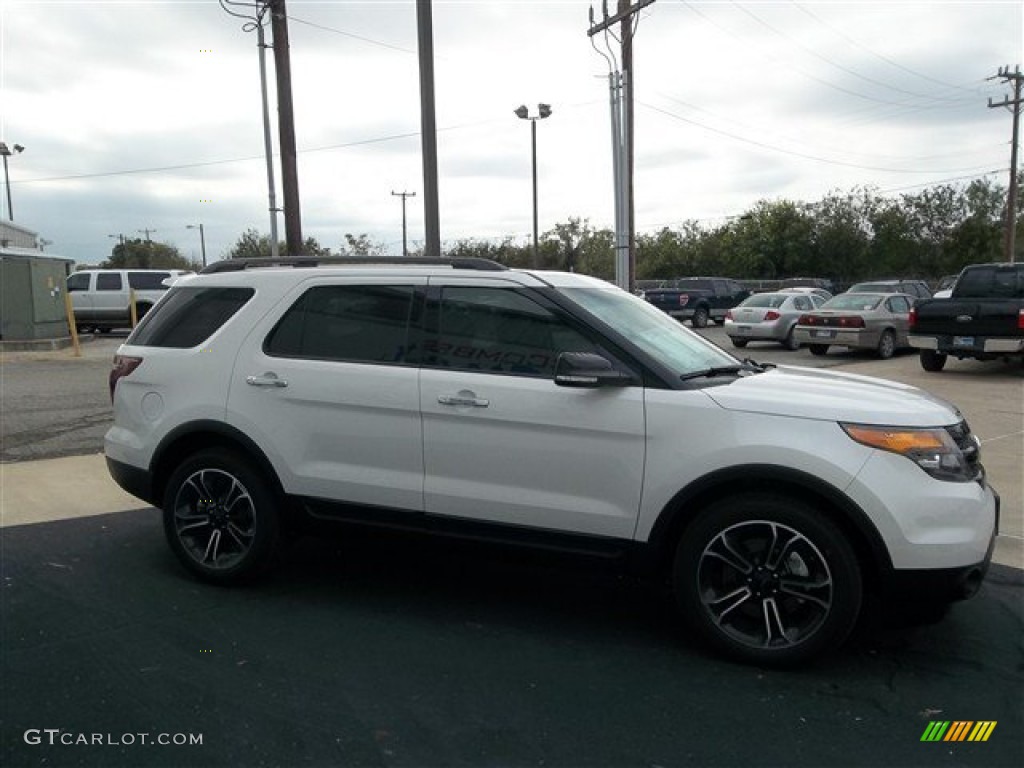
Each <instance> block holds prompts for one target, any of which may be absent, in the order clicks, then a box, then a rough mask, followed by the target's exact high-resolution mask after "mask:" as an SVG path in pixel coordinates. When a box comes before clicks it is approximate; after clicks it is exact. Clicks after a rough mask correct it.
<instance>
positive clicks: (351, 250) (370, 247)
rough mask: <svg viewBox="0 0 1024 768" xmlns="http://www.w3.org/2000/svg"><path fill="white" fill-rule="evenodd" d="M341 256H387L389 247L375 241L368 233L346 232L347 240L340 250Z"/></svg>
mask: <svg viewBox="0 0 1024 768" xmlns="http://www.w3.org/2000/svg"><path fill="white" fill-rule="evenodd" d="M338 255H339V256H362V257H367V256H371V257H372V256H385V255H387V248H386V247H385V245H384V244H383V243H375V242H373V241H372V240H370V236H369V235H367V234H362V235H358V236H356V235H352V234H349V233H348V232H346V233H345V242H344V243H342V244H341V248H340V249H339V251H338Z"/></svg>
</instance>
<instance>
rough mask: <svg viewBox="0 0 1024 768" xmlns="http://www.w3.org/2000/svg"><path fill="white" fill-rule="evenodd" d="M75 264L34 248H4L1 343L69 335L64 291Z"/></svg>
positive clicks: (0, 255)
mask: <svg viewBox="0 0 1024 768" xmlns="http://www.w3.org/2000/svg"><path fill="white" fill-rule="evenodd" d="M73 264H74V261H73V260H72V259H65V258H63V257H61V256H51V255H50V254H48V253H43V252H42V251H38V250H34V249H30V248H0V341H33V340H36V339H57V338H62V337H66V336H68V335H69V333H70V329H69V328H68V321H67V315H66V314H65V309H64V291H65V283H66V281H67V276H68V274H69V273H70V272H71V268H72V265H73Z"/></svg>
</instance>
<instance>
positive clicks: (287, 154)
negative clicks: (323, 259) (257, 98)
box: [270, 0, 302, 256]
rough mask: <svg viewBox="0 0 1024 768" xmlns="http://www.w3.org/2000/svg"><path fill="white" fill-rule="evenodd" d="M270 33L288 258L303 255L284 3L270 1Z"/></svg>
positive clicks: (286, 18) (286, 16)
mask: <svg viewBox="0 0 1024 768" xmlns="http://www.w3.org/2000/svg"><path fill="white" fill-rule="evenodd" d="M270 29H271V31H272V32H273V35H274V71H275V73H276V74H277V119H278V136H279V140H280V148H281V187H282V191H283V192H284V239H285V242H286V243H287V245H288V255H289V256H299V255H301V254H302V214H301V212H300V208H299V171H298V167H297V162H296V156H297V152H296V150H295V110H294V109H293V108H292V65H291V55H290V53H289V50H288V10H287V9H286V8H285V0H270Z"/></svg>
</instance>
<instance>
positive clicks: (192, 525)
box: [163, 450, 280, 584]
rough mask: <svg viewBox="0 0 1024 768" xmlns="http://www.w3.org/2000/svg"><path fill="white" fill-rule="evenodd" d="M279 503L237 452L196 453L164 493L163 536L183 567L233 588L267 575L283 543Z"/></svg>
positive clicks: (179, 467)
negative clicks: (263, 573)
mask: <svg viewBox="0 0 1024 768" xmlns="http://www.w3.org/2000/svg"><path fill="white" fill-rule="evenodd" d="M277 509H278V499H277V497H276V494H275V493H273V492H272V491H271V490H270V488H268V487H267V485H266V483H265V482H264V481H263V479H262V478H261V477H260V475H259V474H258V473H257V472H256V471H254V470H253V468H252V467H251V466H250V464H249V463H248V462H247V461H245V460H244V459H242V458H240V457H239V456H237V455H235V454H234V453H231V452H228V451H224V450H217V451H213V450H206V451H200V452H198V453H195V454H193V455H192V456H190V457H189V458H187V459H186V460H185V461H184V462H182V463H181V464H180V465H179V466H178V468H177V469H176V470H175V471H174V474H172V475H171V478H170V480H169V481H168V483H167V490H166V492H165V494H164V504H163V511H164V533H165V534H166V536H167V540H168V542H169V543H170V545H171V549H172V550H174V553H175V554H176V555H177V556H178V559H179V560H181V562H182V564H183V565H184V566H185V567H186V568H187V569H188V570H190V571H191V572H192V573H193V574H195V575H196V576H198V577H199V578H200V579H203V580H204V581H210V582H215V583H219V584H233V583H240V582H243V581H246V580H248V579H250V578H252V577H253V576H255V575H256V574H258V573H259V572H260V571H262V570H263V569H264V568H265V567H266V566H267V565H268V564H269V563H270V562H271V560H272V559H273V556H274V554H275V552H276V550H277V546H278V540H279V538H280V524H279V520H278V512H277Z"/></svg>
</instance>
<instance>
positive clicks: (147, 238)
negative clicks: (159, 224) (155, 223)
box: [139, 229, 156, 243]
mask: <svg viewBox="0 0 1024 768" xmlns="http://www.w3.org/2000/svg"><path fill="white" fill-rule="evenodd" d="M139 232H142V233H143V234H145V235H146V242H147V243H150V242H152V241H151V240H150V239H149V235H150V233H151V232H156V230H155V229H140V230H139Z"/></svg>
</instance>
